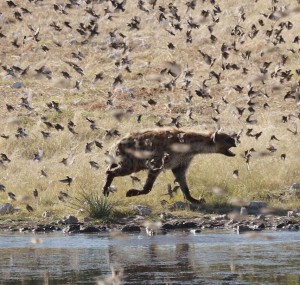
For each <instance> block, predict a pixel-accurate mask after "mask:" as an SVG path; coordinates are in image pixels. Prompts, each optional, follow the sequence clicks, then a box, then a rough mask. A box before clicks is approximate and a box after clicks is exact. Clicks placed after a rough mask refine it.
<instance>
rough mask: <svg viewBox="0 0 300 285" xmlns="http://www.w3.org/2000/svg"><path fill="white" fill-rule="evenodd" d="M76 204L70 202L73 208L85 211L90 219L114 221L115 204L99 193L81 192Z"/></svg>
mask: <svg viewBox="0 0 300 285" xmlns="http://www.w3.org/2000/svg"><path fill="white" fill-rule="evenodd" d="M74 200H75V202H69V204H71V207H75V208H77V209H78V210H83V211H84V212H85V213H87V214H88V215H89V217H91V218H94V219H100V220H105V221H107V220H112V219H113V217H114V213H115V203H114V202H112V201H111V200H110V199H109V198H107V197H104V196H103V195H101V194H99V193H97V192H94V193H93V192H86V191H85V190H81V192H80V193H79V197H78V198H74Z"/></svg>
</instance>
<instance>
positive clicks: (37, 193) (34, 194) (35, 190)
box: [32, 189, 39, 199]
mask: <svg viewBox="0 0 300 285" xmlns="http://www.w3.org/2000/svg"><path fill="white" fill-rule="evenodd" d="M32 194H33V197H34V198H35V199H37V197H38V196H39V191H38V190H37V189H34V191H33V192H32Z"/></svg>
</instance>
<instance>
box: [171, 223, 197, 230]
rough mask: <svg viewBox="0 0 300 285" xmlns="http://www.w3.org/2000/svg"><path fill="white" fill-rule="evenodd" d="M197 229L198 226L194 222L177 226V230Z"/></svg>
mask: <svg viewBox="0 0 300 285" xmlns="http://www.w3.org/2000/svg"><path fill="white" fill-rule="evenodd" d="M197 227H198V225H197V224H196V223H194V222H180V223H178V224H177V225H176V228H177V229H194V228H197Z"/></svg>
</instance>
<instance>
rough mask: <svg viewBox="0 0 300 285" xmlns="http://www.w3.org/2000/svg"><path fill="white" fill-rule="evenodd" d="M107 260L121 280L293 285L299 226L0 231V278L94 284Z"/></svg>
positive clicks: (298, 266)
mask: <svg viewBox="0 0 300 285" xmlns="http://www.w3.org/2000/svg"><path fill="white" fill-rule="evenodd" d="M266 235H267V236H266ZM266 237H267V238H268V239H267V238H266ZM32 238H33V239H34V241H35V242H39V241H41V240H42V243H41V244H34V243H32ZM111 266H113V267H114V268H115V269H120V268H122V269H123V270H124V274H125V280H124V284H130V285H133V284H139V285H141V284H153V285H154V284H155V285H156V284H197V285H199V284H285V285H286V284H292V285H296V284H300V232H272V233H265V234H263V235H262V236H256V237H255V239H254V238H249V237H247V236H245V235H237V234H235V233H231V232H216V231H208V232H202V233H200V234H192V233H189V232H172V233H169V234H167V235H157V236H151V237H150V236H147V235H146V234H145V233H141V234H133V235H126V236H121V237H114V236H109V235H108V234H88V235H87V234H86V235H84V234H80V235H65V234H63V233H51V234H31V233H25V234H24V233H23V234H22V233H13V234H12V233H0V284H1V285H2V284H5V285H16V284H22V285H40V284H45V285H46V284H47V285H54V284H55V285H60V284H96V280H103V279H104V278H105V277H106V276H108V275H110V273H111Z"/></svg>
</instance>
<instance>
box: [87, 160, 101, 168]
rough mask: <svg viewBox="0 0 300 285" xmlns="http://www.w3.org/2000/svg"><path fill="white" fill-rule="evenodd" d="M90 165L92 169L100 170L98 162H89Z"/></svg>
mask: <svg viewBox="0 0 300 285" xmlns="http://www.w3.org/2000/svg"><path fill="white" fill-rule="evenodd" d="M89 163H90V166H91V168H95V169H99V168H100V166H99V164H98V162H96V161H93V160H91V161H89Z"/></svg>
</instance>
